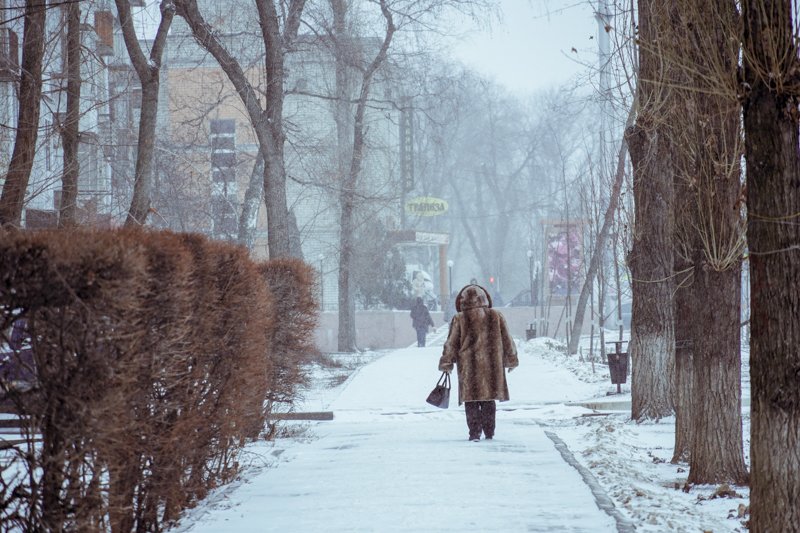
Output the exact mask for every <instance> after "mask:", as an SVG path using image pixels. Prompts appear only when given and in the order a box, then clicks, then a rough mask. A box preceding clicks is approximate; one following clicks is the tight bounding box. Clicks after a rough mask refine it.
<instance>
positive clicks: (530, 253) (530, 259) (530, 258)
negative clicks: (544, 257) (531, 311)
mask: <svg viewBox="0 0 800 533" xmlns="http://www.w3.org/2000/svg"><path fill="white" fill-rule="evenodd" d="M526 255H527V256H528V273H529V276H530V277H529V279H528V281H529V283H530V291H531V306H533V302H534V297H533V295H534V293H533V291H534V285H533V250H528V252H527V254H526Z"/></svg>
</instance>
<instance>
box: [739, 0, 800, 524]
mask: <svg viewBox="0 0 800 533" xmlns="http://www.w3.org/2000/svg"><path fill="white" fill-rule="evenodd" d="M792 13H793V8H792V3H791V2H790V1H789V0H774V1H770V0H745V1H744V2H742V17H743V20H744V52H745V53H744V58H745V59H744V80H745V82H746V83H747V86H748V87H749V91H748V93H747V94H746V96H745V100H744V129H745V156H746V161H747V211H748V224H747V236H748V244H749V255H750V298H751V300H750V310H751V315H750V316H751V329H750V377H751V397H752V407H751V430H750V439H751V441H750V442H751V444H750V446H751V476H750V515H751V518H750V531H753V532H754V533H762V532H771V531H797V530H798V524H800V506H799V505H798V504H797V502H798V499H799V498H800V446H798V443H800V373H799V372H798V369H800V351H798V349H797V347H798V346H800V290H798V280H800V245H799V244H798V243H800V224H797V213H798V212H800V187H798V183H800V153H798V145H799V144H800V139H799V138H798V119H797V112H796V110H797V103H798V97H799V95H798V93H797V87H798V82H799V81H800V80H798V74H797V73H798V70H799V69H798V67H799V66H800V65H798V54H797V49H796V47H795V43H794V41H793V34H794V33H793V28H794V24H793V21H792ZM776 52H777V53H776ZM774 72H782V73H787V75H788V76H789V77H787V79H785V80H783V79H779V80H776V79H775V78H774V77H773V76H769V77H767V75H766V74H767V73H774Z"/></svg>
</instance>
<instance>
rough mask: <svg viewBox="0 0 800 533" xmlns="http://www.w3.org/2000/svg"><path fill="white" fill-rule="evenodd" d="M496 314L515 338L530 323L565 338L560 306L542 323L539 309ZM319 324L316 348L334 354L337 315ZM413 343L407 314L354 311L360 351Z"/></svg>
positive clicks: (439, 320) (439, 319) (438, 317)
mask: <svg viewBox="0 0 800 533" xmlns="http://www.w3.org/2000/svg"><path fill="white" fill-rule="evenodd" d="M498 311H500V312H501V313H503V316H504V317H505V319H506V322H507V323H508V328H509V330H510V331H511V335H512V336H514V337H518V338H522V339H524V338H525V330H526V329H528V325H529V324H530V323H532V322H536V323H537V335H538V336H542V333H543V328H542V325H546V326H547V333H548V336H549V337H555V338H564V337H565V336H566V329H565V323H564V322H565V320H564V316H563V308H562V307H555V306H553V307H551V308H550V314H549V320H546V319H545V320H544V321H538V320H537V318H536V317H538V316H539V314H540V313H541V311H540V309H539V308H538V307H536V308H534V307H500V308H498ZM587 311H588V310H587ZM431 317H432V318H433V322H434V323H435V324H436V327H437V328H438V327H440V326H442V325H443V324H444V320H443V316H442V313H441V312H432V313H431ZM559 319H560V320H559ZM319 322H320V323H319V327H318V328H317V332H316V340H317V346H318V347H319V349H320V350H321V351H323V352H335V351H337V345H336V344H337V340H338V329H339V315H338V313H335V312H325V313H322V314H321V315H320V321H319ZM590 327H591V322H590V320H589V317H588V312H587V316H586V318H585V319H584V327H583V333H584V334H586V335H588V334H589V332H590ZM416 341H417V334H416V332H415V331H414V328H412V327H411V317H410V316H409V311H357V312H356V343H357V345H358V347H359V348H361V349H369V350H380V349H394V348H404V347H406V346H410V345H412V344H414V343H416Z"/></svg>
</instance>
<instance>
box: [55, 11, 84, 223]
mask: <svg viewBox="0 0 800 533" xmlns="http://www.w3.org/2000/svg"><path fill="white" fill-rule="evenodd" d="M66 59H67V64H66V66H67V114H66V118H65V120H64V123H63V124H61V125H60V126H61V142H62V146H63V149H64V169H63V174H62V176H61V205H60V206H58V209H59V216H58V225H59V226H60V227H69V226H75V225H76V224H77V211H78V205H77V202H78V176H79V174H80V162H79V161H78V143H79V142H80V140H79V139H80V137H79V136H80V131H79V130H80V105H81V8H80V4H78V3H73V4H69V5H68V6H67V58H66Z"/></svg>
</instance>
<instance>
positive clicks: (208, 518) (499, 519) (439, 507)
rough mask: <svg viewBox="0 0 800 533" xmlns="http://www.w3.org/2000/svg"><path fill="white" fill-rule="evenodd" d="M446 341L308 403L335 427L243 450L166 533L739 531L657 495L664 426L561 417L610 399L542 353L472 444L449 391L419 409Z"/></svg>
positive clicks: (388, 360)
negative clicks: (235, 464) (491, 429)
mask: <svg viewBox="0 0 800 533" xmlns="http://www.w3.org/2000/svg"><path fill="white" fill-rule="evenodd" d="M443 329H444V328H441V329H440V331H439V332H438V333H437V334H435V335H432V336H430V337H429V347H427V348H417V347H409V348H406V349H400V350H396V351H391V352H386V353H385V354H383V355H380V356H377V357H376V358H375V359H374V360H373V361H372V362H370V363H369V364H366V365H364V366H362V367H360V368H359V369H358V370H357V371H356V372H355V373H354V374H353V375H351V376H350V377H349V378H348V379H347V381H345V382H344V383H343V384H341V385H339V386H337V387H336V388H335V389H329V390H327V391H324V390H323V391H322V392H321V393H320V394H319V395H317V396H315V395H314V393H313V392H314V391H311V393H310V394H309V396H308V403H309V405H307V410H309V411H317V410H320V409H329V410H332V411H333V412H334V420H333V421H330V422H317V423H313V424H309V425H307V426H305V427H304V431H302V432H299V434H298V437H296V438H291V439H286V438H284V439H278V440H277V441H274V442H269V443H268V442H261V443H256V444H253V445H251V446H249V447H248V449H247V451H246V453H245V454H243V457H242V458H243V460H245V461H247V462H249V466H246V467H245V468H244V469H243V475H242V478H241V479H240V480H239V481H237V482H235V483H233V484H231V485H229V486H226V487H222V488H220V489H219V490H218V491H217V492H216V493H214V494H212V496H211V497H210V498H209V499H207V500H206V501H204V502H201V504H200V506H198V508H196V509H193V510H190V511H189V512H187V513H186V515H185V516H184V518H183V519H182V521H181V523H180V524H179V525H178V527H177V530H178V531H182V532H192V533H200V532H209V533H210V532H215V533H219V532H234V531H236V532H246V531H253V532H255V531H258V532H263V531H291V532H295V531H297V532H306V531H314V532H317V531H331V532H334V531H410V532H416V531H504V532H513V531H575V532H578V531H586V532H603V531H633V529H634V527H633V523H634V522H635V523H636V530H637V531H663V530H666V529H662V528H664V527H669V529H670V530H674V531H696V530H703V529H712V530H714V531H717V532H718V531H737V530H738V529H737V526H738V525H740V523H739V522H736V521H734V520H728V519H726V517H725V515H724V513H725V512H726V511H725V510H724V509H723V508H722V507H720V505H722V506H727V505H729V502H724V503H721V504H719V503H717V502H715V504H716V505H717V506H716V507H714V506H712V507H703V506H701V505H700V503H702V502H701V500H705V497H703V496H697V495H688V494H685V493H683V492H681V491H678V490H675V489H676V487H672V486H665V483H664V482H663V481H664V480H663V479H662V478H667V479H670V481H671V479H677V478H676V477H675V476H673V475H672V474H671V472H674V471H675V468H676V467H675V465H668V464H663V460H661V459H660V458H659V457H657V456H656V455H653V452H652V451H651V450H653V449H655V450H656V454H659V453H660V454H661V455H667V454H668V453H669V449H668V443H667V442H666V441H667V440H668V439H669V438H670V433H669V424H668V423H667V424H657V425H651V426H638V425H635V424H631V423H630V422H629V421H628V420H627V418H626V417H625V416H624V415H611V416H603V417H582V415H585V414H590V413H591V410H589V409H587V408H585V407H581V406H577V405H570V403H572V402H576V401H582V400H588V399H592V398H598V397H602V396H604V395H605V392H606V391H607V390H611V388H612V386H611V385H610V383H609V381H608V375H607V371H606V373H605V375H603V374H602V371H601V370H600V368H598V373H597V374H588V375H583V376H580V377H581V378H582V379H578V377H577V376H576V374H581V372H583V373H584V374H586V372H587V368H588V367H587V365H586V364H584V365H583V366H582V367H581V368H567V367H568V366H570V364H555V362H554V357H555V355H554V353H555V352H552V351H551V352H548V349H547V345H546V344H547V341H545V340H543V339H537V340H535V341H531V342H529V343H523V342H519V341H518V346H519V348H520V366H519V368H518V369H517V370H515V371H514V372H513V373H511V374H509V375H508V379H509V389H510V391H511V401H510V402H507V403H499V404H498V413H497V432H496V435H495V439H494V440H492V441H486V440H482V441H480V442H477V443H475V442H469V441H468V440H467V427H466V423H465V417H464V409H463V406H461V407H459V406H458V405H457V403H458V400H457V390H456V387H457V385H456V383H455V382H454V383H453V388H454V390H453V392H452V394H451V406H450V409H447V410H438V409H435V408H433V407H430V406H428V405H427V404H426V403H425V401H424V400H425V397H426V396H427V394H428V392H429V391H430V389H431V388H432V387H433V385H434V384H435V382H436V380H437V378H438V377H439V372H438V370H437V368H436V367H437V363H438V359H439V355H440V354H441V344H442V341H443V337H444V331H442V330H443ZM572 359H573V360H574V358H572ZM563 362H564V361H562V363H563ZM334 391H335V393H334ZM622 399H625V398H622ZM640 428H641V430H642V431H641V432H639V429H640ZM651 430H654V431H651ZM654 435H656V437H655V440H654V441H652V439H653V438H654V437H653V436H654ZM620 439H622V440H625V441H626V442H620ZM648 439H650V440H648ZM642 441H646V444H645V445H644V446H647V447H648V449H647V450H643V449H641V446H642ZM618 452H619V453H620V456H619V457H617V454H618ZM637 453H638V454H639V455H645V457H644V460H642V459H641V458H640V457H634V455H635V454H637ZM618 459H619V460H618ZM651 459H652V460H651ZM650 467H652V468H654V469H656V471H655V473H653V472H651V471H650ZM659 469H660V470H659ZM678 471H679V472H680V469H679V470H678ZM592 472H594V473H592ZM618 474H619V475H618ZM596 478H597V479H596ZM598 480H599V482H598ZM640 482H642V483H640ZM644 482H646V483H649V484H650V485H652V487H654V488H652V489H651V488H649V487H650V485H648V486H647V487H645V485H644V484H643V483H644ZM604 487H605V488H604ZM712 490H713V488H709V490H708V491H706V493H709V492H710V491H712ZM631 494H633V497H631ZM636 494H639V495H641V499H639V498H638V497H637V496H636ZM695 500H696V501H695ZM734 507H735V505H734ZM673 510H674V511H673ZM709 512H710V513H711V515H712V516H711V519H707V518H708V517H707V516H706V514H708V513H709ZM678 513H681V514H680V515H678ZM716 515H721V516H716ZM642 526H643V527H642ZM721 526H722V527H721Z"/></svg>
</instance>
